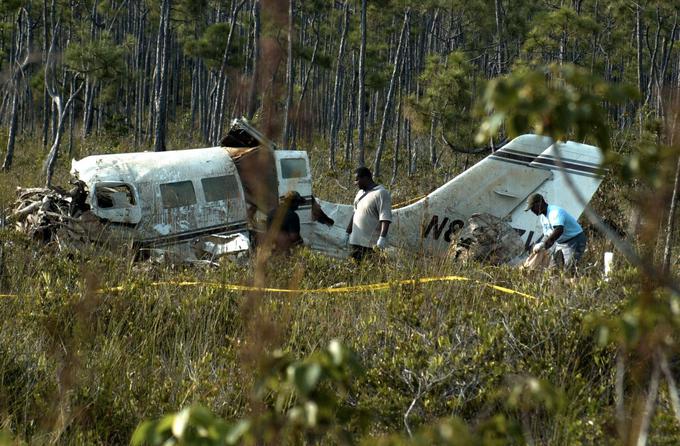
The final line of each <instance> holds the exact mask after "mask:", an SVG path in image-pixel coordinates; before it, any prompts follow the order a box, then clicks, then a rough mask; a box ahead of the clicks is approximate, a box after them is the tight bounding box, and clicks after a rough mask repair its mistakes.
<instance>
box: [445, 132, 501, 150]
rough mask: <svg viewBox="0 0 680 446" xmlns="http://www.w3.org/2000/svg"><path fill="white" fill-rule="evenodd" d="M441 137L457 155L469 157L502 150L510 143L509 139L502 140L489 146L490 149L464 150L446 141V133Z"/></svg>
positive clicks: (474, 148) (473, 148) (475, 148)
mask: <svg viewBox="0 0 680 446" xmlns="http://www.w3.org/2000/svg"><path fill="white" fill-rule="evenodd" d="M441 137H442V141H443V142H444V144H446V145H447V146H449V148H450V149H451V150H453V151H454V152H456V153H465V154H468V155H477V154H480V153H485V152H489V151H491V152H495V151H496V150H498V149H500V148H501V147H503V146H504V145H505V143H507V142H508V140H507V139H504V140H502V141H501V142H499V143H498V144H491V145H490V146H488V147H472V148H462V147H457V146H454V145H453V144H451V143H450V142H449V140H448V139H446V135H444V132H442V135H441Z"/></svg>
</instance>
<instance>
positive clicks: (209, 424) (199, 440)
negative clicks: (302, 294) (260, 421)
mask: <svg viewBox="0 0 680 446" xmlns="http://www.w3.org/2000/svg"><path fill="white" fill-rule="evenodd" d="M250 426H251V425H250V422H249V421H246V420H242V421H238V422H235V423H226V422H225V421H224V420H222V419H221V418H219V417H217V416H215V415H214V414H213V413H212V412H210V411H209V410H208V409H206V408H205V407H202V406H199V405H196V406H192V407H189V408H186V409H184V410H182V411H180V412H178V413H176V414H171V415H166V416H165V417H163V418H161V419H160V420H158V421H153V422H152V421H145V422H143V423H142V424H140V425H139V427H137V429H136V430H135V432H134V433H133V434H132V439H131V440H130V443H131V444H132V445H133V446H138V445H139V446H141V445H205V446H212V445H215V446H217V445H220V446H221V445H233V444H238V443H239V442H240V441H241V440H243V439H244V438H245V437H246V436H247V434H248V431H249V429H250Z"/></svg>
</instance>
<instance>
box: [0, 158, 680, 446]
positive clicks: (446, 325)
mask: <svg viewBox="0 0 680 446" xmlns="http://www.w3.org/2000/svg"><path fill="white" fill-rule="evenodd" d="M95 149H96V147H82V146H81V147H78V154H79V155H80V156H84V155H85V154H88V153H94V152H93V151H94V150H95ZM129 149H130V148H129V147H124V146H116V147H111V148H109V149H107V150H108V151H125V150H129ZM37 152H38V151H37V150H32V151H28V150H27V151H25V152H17V156H16V163H15V168H14V170H13V171H11V172H10V173H3V174H2V175H3V177H2V182H1V183H0V189H1V192H2V193H1V194H0V197H2V198H1V199H0V201H1V203H0V204H1V205H2V207H3V208H6V207H7V206H9V205H10V203H11V201H12V197H13V189H14V188H15V187H16V186H37V185H39V184H40V181H39V167H40V166H39V161H38V159H39V158H40V157H36V156H35V155H36V153H37ZM312 156H313V159H323V158H322V156H323V155H322V154H317V155H314V154H312ZM315 156H316V157H315ZM449 161H450V160H449ZM471 163H472V161H471ZM66 164H67V161H64V160H62V161H61V162H60V164H59V168H58V178H60V179H61V183H62V184H64V183H65V182H66V179H67V170H68V168H67V165H66ZM313 164H314V163H313ZM443 165H445V166H449V167H447V168H441V169H429V170H427V173H422V174H419V175H418V176H414V177H404V178H400V180H399V182H398V183H397V185H395V186H393V187H392V190H393V194H394V197H395V198H394V201H395V202H399V201H402V200H407V199H409V198H413V197H414V196H417V195H418V194H423V193H427V192H429V190H431V189H432V188H433V187H434V186H436V185H439V184H441V183H442V182H443V181H445V180H447V179H450V178H451V177H452V176H453V175H454V174H455V173H457V169H462V167H463V163H462V162H456V163H455V164H453V163H451V162H448V161H447V160H446V158H444V159H443ZM451 166H454V167H451ZM314 168H315V169H317V171H320V172H321V173H323V175H318V174H317V176H315V181H316V182H315V185H314V190H315V193H316V194H317V195H318V196H319V197H320V198H323V199H327V200H332V201H342V202H349V201H350V200H351V197H352V196H353V195H354V186H353V185H352V183H351V177H350V173H349V170H347V171H345V170H343V169H338V170H337V171H334V172H331V171H328V170H327V169H326V168H325V167H324V166H323V165H322V163H319V162H317V163H316V164H315V165H314ZM447 169H448V170H447ZM321 178H323V181H322V180H321ZM58 182H59V181H58ZM617 190H620V189H617ZM612 193H613V192H612V191H602V190H601V191H600V192H598V196H597V197H596V199H595V203H602V206H603V208H605V209H608V208H616V209H618V204H616V203H612V198H611V195H612ZM617 217H618V218H620V216H617ZM0 241H1V243H2V245H1V246H2V253H1V256H2V257H1V258H0V262H1V263H0V268H1V269H0V294H4V295H5V296H3V297H1V298H0V320H1V321H2V324H0V431H5V432H9V433H10V434H11V436H12V438H14V439H15V440H13V441H17V442H26V443H29V444H47V443H51V444H53V443H59V444H121V443H128V442H129V441H130V438H131V435H132V432H133V431H134V430H135V428H136V427H137V426H138V425H139V423H140V422H142V421H143V420H150V419H157V418H159V417H161V416H162V415H164V414H167V413H171V412H175V411H177V410H179V409H181V408H184V407H190V406H192V405H194V404H200V405H202V406H205V407H207V408H208V409H210V411H212V413H214V414H216V415H217V416H219V417H221V418H223V419H225V420H237V419H243V418H246V417H249V416H253V415H254V414H258V413H262V411H263V410H264V409H263V405H264V406H265V407H266V406H267V405H268V404H269V403H270V402H271V399H272V398H274V395H273V394H265V395H264V396H262V395H260V396H259V397H258V396H256V392H255V390H254V389H256V388H257V383H258V379H260V378H261V377H262V376H265V375H267V373H268V372H269V370H268V368H267V367H268V364H270V362H268V361H269V359H268V358H270V357H272V355H274V354H276V352H284V353H286V354H288V355H290V356H291V357H293V358H305V357H309V356H310V355H313V354H315V353H317V352H319V351H321V350H323V349H325V348H326V346H328V345H329V343H330V342H331V341H332V340H339V341H340V343H341V344H342V345H344V346H345V347H347V348H348V349H350V350H351V351H353V352H355V354H356V358H357V362H358V363H359V364H360V365H361V370H360V371H358V372H357V373H355V374H353V375H351V382H350V384H351V386H350V388H349V390H348V393H347V394H346V395H344V398H343V400H342V404H343V405H345V406H347V407H351V408H354V409H357V410H359V409H360V410H361V413H362V414H364V416H365V425H362V426H359V425H354V424H348V425H347V426H345V427H346V428H347V429H349V433H350V434H355V435H356V439H355V441H357V442H358V441H364V442H365V443H367V444H372V443H375V442H376V441H380V442H381V443H382V444H399V442H400V441H402V439H403V438H406V432H407V431H411V430H413V431H414V433H415V432H417V431H418V430H419V429H420V428H427V426H435V425H436V423H437V422H438V421H437V420H440V419H444V420H449V419H451V420H454V421H452V423H454V424H455V423H457V421H455V420H462V421H461V423H465V424H467V425H468V426H471V427H472V428H475V429H482V427H483V426H486V425H488V423H499V421H498V420H499V418H497V417H498V416H499V414H500V415H502V416H503V417H506V419H510V420H516V422H517V426H519V427H520V434H519V437H511V436H510V432H509V431H508V432H506V434H507V438H505V441H501V443H503V442H513V441H516V442H519V443H524V442H534V443H538V444H579V443H587V444H610V443H613V442H614V440H613V438H614V437H615V435H616V426H615V425H614V421H613V420H614V416H613V413H614V411H615V402H614V387H615V379H616V377H615V375H616V373H615V370H616V367H615V361H616V355H617V352H616V350H615V349H614V348H613V347H607V346H605V347H602V346H600V345H599V344H598V343H597V342H596V336H595V332H594V329H593V326H592V324H591V323H590V320H591V318H590V316H589V315H593V314H597V315H600V316H602V317H604V316H612V315H618V314H620V313H621V312H622V311H623V309H624V307H625V305H626V302H628V301H630V300H631V299H632V297H633V296H635V295H636V294H637V293H638V292H639V291H640V287H641V284H640V280H639V276H638V275H637V274H636V273H635V271H633V270H632V269H630V268H627V267H626V266H625V265H623V264H619V265H618V266H619V268H618V270H617V273H616V274H615V275H614V276H613V277H611V278H610V280H609V281H604V280H603V278H602V277H601V274H600V270H601V265H600V264H599V262H600V260H599V259H600V256H601V253H602V250H604V249H608V248H609V246H608V244H607V242H606V241H604V240H603V239H601V238H598V237H597V236H596V235H591V244H590V248H589V251H588V252H587V254H586V258H585V260H584V263H585V265H587V266H588V267H587V268H585V275H584V276H583V277H581V278H580V279H579V280H578V281H573V280H570V279H569V278H567V277H563V276H561V275H559V274H558V273H555V272H546V273H542V274H529V273H526V272H522V271H520V270H518V269H514V268H510V267H490V266H485V265H478V264H468V265H465V264H456V263H452V262H450V261H447V260H445V259H435V258H422V257H418V256H412V255H397V256H390V257H388V258H386V259H382V260H380V261H376V262H364V263H362V264H360V265H357V264H355V263H353V262H351V261H349V260H338V259H331V258H327V257H324V256H321V255H319V254H317V253H314V252H311V251H309V250H307V249H301V250H298V251H296V252H295V253H294V254H293V255H291V256H290V257H279V258H274V259H272V260H271V261H269V262H267V263H266V264H265V265H264V266H263V268H264V276H265V277H266V286H268V287H272V288H285V289H296V290H300V291H299V292H296V293H291V294H279V293H265V292H260V291H232V290H229V289H228V287H225V285H228V284H242V285H250V284H252V282H253V277H254V270H255V268H256V265H255V263H254V262H255V260H250V261H248V262H247V263H245V264H235V263H225V264H222V265H220V266H219V267H217V268H208V269H204V268H197V267H184V266H168V265H157V264H152V263H144V262H142V263H135V262H133V261H132V260H130V258H129V257H126V256H116V255H113V254H111V253H107V252H101V251H100V250H98V249H97V248H96V247H89V248H86V249H83V250H80V251H71V252H57V251H56V250H55V249H54V247H52V246H41V245H39V244H37V243H36V242H34V241H32V240H29V239H27V238H26V237H24V236H21V235H19V234H17V233H15V232H13V231H12V230H11V229H10V228H6V229H3V230H2V231H0ZM443 275H457V276H464V277H468V278H470V279H472V280H470V281H451V282H438V283H431V284H409V285H393V286H392V287H391V288H390V289H389V290H387V291H370V290H359V291H352V292H348V293H344V294H340V293H337V294H333V293H326V292H316V293H307V292H305V291H304V290H309V289H318V288H329V287H330V288H337V287H344V286H351V285H362V284H372V283H377V282H394V281H398V280H402V279H415V278H421V277H433V276H443ZM182 282H185V283H182ZM485 284H495V285H500V286H502V287H505V288H508V289H514V290H518V291H520V292H522V293H525V294H528V295H531V296H534V297H535V298H528V297H522V296H520V295H517V294H508V293H504V292H502V291H499V290H495V289H493V288H490V287H488V286H486V285H485ZM527 380H535V381H527ZM526 382H529V383H544V384H541V385H540V386H538V387H536V388H534V387H532V386H533V384H532V385H529V387H527V386H524V384H522V385H519V384H518V383H520V384H521V383H526ZM518 385H519V387H518ZM518 388H520V389H524V390H522V391H521V392H520V393H519V394H518V393H516V389H518ZM526 389H530V390H531V389H533V390H532V392H533V393H531V392H528V393H529V394H527V391H526ZM536 389H538V390H536ZM513 392H514V393H513ZM518 395H519V396H518ZM291 398H292V399H293V397H291ZM513 398H514V400H513ZM532 398H534V399H535V400H537V401H540V404H533V403H531V401H533V400H532ZM292 399H291V401H290V403H291V404H292ZM513 401H514V403H513ZM449 417H456V418H455V419H454V418H449ZM445 423H448V421H445ZM652 424H653V426H654V429H652V431H651V432H652V434H651V437H650V443H653V444H673V441H674V439H677V438H680V431H679V429H678V425H677V424H676V423H675V422H674V418H673V415H672V410H671V406H670V402H669V399H668V394H667V393H663V392H662V398H661V404H660V406H659V407H658V408H657V411H656V415H655V417H654V418H653V420H652ZM441 426H445V427H446V426H448V427H447V428H446V429H449V428H451V426H453V425H448V424H443V425H440V427H439V428H438V429H440V431H441V429H443V427H441ZM498 429H500V431H502V430H503V429H501V428H500V427H499V428H498ZM440 431H436V432H440ZM436 432H435V430H432V431H427V430H425V431H421V432H420V433H416V434H415V437H414V439H418V438H420V439H423V440H422V441H423V443H421V444H429V442H431V441H435V440H433V438H435V437H436V435H435V433H436ZM441 432H443V431H441ZM441 432H440V433H441ZM447 432H448V431H447ZM433 435H434V436H435V437H433ZM437 435H439V434H437ZM436 438H439V437H436ZM511 438H515V440H512V439H511ZM517 438H519V440H517ZM0 440H1V438H0ZM336 440H337V439H334V437H323V436H322V437H319V438H315V439H314V440H313V441H308V442H322V443H323V442H328V443H335V442H336ZM419 441H420V440H419ZM0 442H1V441H0Z"/></svg>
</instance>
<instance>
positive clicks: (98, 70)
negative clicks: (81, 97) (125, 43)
mask: <svg viewBox="0 0 680 446" xmlns="http://www.w3.org/2000/svg"><path fill="white" fill-rule="evenodd" d="M125 52H126V50H125V47H122V46H120V45H116V44H115V43H114V42H113V40H112V39H111V36H110V35H108V34H106V33H105V34H104V35H102V36H101V38H99V39H95V40H89V39H85V38H83V39H82V41H81V42H74V43H72V44H70V45H69V46H68V47H66V51H65V58H66V64H67V66H68V67H69V68H70V69H71V70H73V71H75V72H77V73H80V74H84V75H88V76H91V77H92V78H94V79H98V80H102V81H110V80H114V79H116V78H118V77H119V76H121V75H122V74H123V73H124V72H125V60H124V56H125Z"/></svg>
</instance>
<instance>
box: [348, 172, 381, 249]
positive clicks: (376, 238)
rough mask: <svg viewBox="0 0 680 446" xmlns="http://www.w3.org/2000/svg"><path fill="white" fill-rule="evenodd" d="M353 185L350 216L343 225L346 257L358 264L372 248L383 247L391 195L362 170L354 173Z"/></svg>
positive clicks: (368, 173)
mask: <svg viewBox="0 0 680 446" xmlns="http://www.w3.org/2000/svg"><path fill="white" fill-rule="evenodd" d="M354 174H355V177H354V184H356V185H357V187H358V188H359V191H358V192H357V195H356V197H355V198H354V214H352V218H351V219H350V221H349V224H348V225H347V234H348V238H349V247H350V255H351V256H352V257H353V258H354V259H355V260H357V261H361V259H363V258H364V257H365V256H366V254H368V253H370V252H372V251H373V249H374V248H378V249H384V248H386V247H387V232H388V231H389V228H390V223H391V222H392V196H391V195H390V193H389V192H388V191H387V189H385V188H384V187H382V186H381V185H379V184H376V183H375V182H374V181H373V174H372V173H371V171H370V170H369V169H368V168H366V167H359V168H358V169H357V170H356V171H355V172H354Z"/></svg>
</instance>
